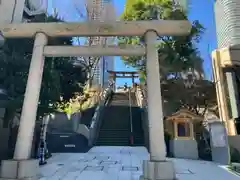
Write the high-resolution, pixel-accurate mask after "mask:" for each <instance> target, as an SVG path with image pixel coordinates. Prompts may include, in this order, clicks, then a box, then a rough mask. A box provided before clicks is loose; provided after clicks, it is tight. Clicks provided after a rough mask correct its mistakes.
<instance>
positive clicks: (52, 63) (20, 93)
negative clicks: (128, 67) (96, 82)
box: [0, 15, 86, 121]
mask: <svg viewBox="0 0 240 180" xmlns="http://www.w3.org/2000/svg"><path fill="white" fill-rule="evenodd" d="M44 21H45V22H62V20H61V19H59V18H57V15H55V16H48V17H46V16H45V15H44V16H43V15H40V16H36V17H35V18H33V19H31V20H30V22H44ZM33 44H34V39H32V38H18V39H7V40H6V43H5V45H4V47H3V49H2V50H1V51H0V68H1V71H0V85H1V88H3V89H5V90H6V91H7V93H8V96H9V99H10V100H9V103H8V105H7V111H8V112H7V114H8V116H7V117H5V118H7V119H8V120H9V119H11V116H13V114H14V112H16V111H17V112H21V107H22V103H23V99H24V93H25V88H26V83H27V77H28V72H29V65H30V61H31V56H32V50H33ZM48 44H49V45H71V44H72V39H71V38H49V42H48ZM74 60H75V59H71V58H46V60H45V66H44V73H43V80H42V87H41V93H40V99H39V108H38V116H40V115H43V114H44V113H48V112H51V111H54V110H55V105H56V102H58V101H59V100H60V96H62V97H63V99H64V100H66V101H67V100H69V99H70V98H71V96H72V95H73V94H74V92H81V91H82V88H81V87H80V86H78V84H79V83H82V82H84V81H85V80H86V75H85V74H84V73H83V72H82V69H81V67H79V66H74V65H73V61H74ZM8 120H6V121H8Z"/></svg>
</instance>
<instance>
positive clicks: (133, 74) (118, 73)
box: [108, 71, 139, 86]
mask: <svg viewBox="0 0 240 180" xmlns="http://www.w3.org/2000/svg"><path fill="white" fill-rule="evenodd" d="M108 73H109V74H111V75H110V77H109V79H112V80H113V82H116V79H117V78H131V79H132V86H134V83H135V78H138V77H139V75H138V74H139V73H138V72H136V71H131V72H130V71H108Z"/></svg>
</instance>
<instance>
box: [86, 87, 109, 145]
mask: <svg viewBox="0 0 240 180" xmlns="http://www.w3.org/2000/svg"><path fill="white" fill-rule="evenodd" d="M112 92H113V87H112V85H110V86H109V87H108V88H106V89H105V90H104V91H103V92H102V94H101V96H100V97H101V99H100V101H99V104H98V106H97V108H96V110H95V113H94V116H93V118H92V122H91V125H90V128H89V140H88V145H89V146H92V145H94V143H95V142H96V139H97V138H98V132H99V129H100V127H101V124H102V118H101V117H100V116H101V112H102V110H103V108H104V106H105V105H106V104H108V101H109V100H110V96H111V93H112Z"/></svg>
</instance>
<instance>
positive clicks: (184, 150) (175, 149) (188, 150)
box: [170, 139, 199, 159]
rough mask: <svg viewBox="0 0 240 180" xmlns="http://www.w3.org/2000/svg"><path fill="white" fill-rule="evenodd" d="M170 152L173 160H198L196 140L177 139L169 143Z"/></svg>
mask: <svg viewBox="0 0 240 180" xmlns="http://www.w3.org/2000/svg"><path fill="white" fill-rule="evenodd" d="M170 152H171V154H172V155H173V156H174V157H175V158H184V159H199V157H198V144H197V141H196V140H190V139H177V140H171V141H170Z"/></svg>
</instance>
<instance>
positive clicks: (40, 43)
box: [0, 20, 191, 180]
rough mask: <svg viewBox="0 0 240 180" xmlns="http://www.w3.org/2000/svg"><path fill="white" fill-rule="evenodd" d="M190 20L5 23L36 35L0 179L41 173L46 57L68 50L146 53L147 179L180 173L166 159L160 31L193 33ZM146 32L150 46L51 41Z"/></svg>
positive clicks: (8, 29) (13, 32) (14, 31)
mask: <svg viewBox="0 0 240 180" xmlns="http://www.w3.org/2000/svg"><path fill="white" fill-rule="evenodd" d="M190 30H191V24H190V23H189V22H188V21H163V20H160V21H129V22H123V21H116V22H88V23H27V24H24V23H20V24H0V31H1V32H2V33H3V35H4V37H6V38H25V37H33V38H35V42H34V48H33V54H32V60H31V64H30V69H29V76H28V81H27V86H26V92H25V98H24V103H23V108H22V113H21V119H20V126H19V131H18V137H17V142H16V148H15V152H14V159H13V160H7V161H3V162H2V166H1V178H0V179H33V178H36V174H37V169H38V160H32V159H30V152H31V146H32V140H33V133H34V127H35V120H36V112H37V107H38V100H39V92H40V88H41V81H42V74H43V67H44V61H45V57H68V56H142V55H146V59H147V82H148V83H147V88H148V120H149V137H150V160H149V161H145V162H144V165H143V171H144V173H143V176H142V177H141V178H143V179H150V180H155V179H157V180H164V179H165V180H173V179H175V172H174V166H173V164H172V162H170V161H166V148H165V142H164V129H163V112H162V97H161V87H160V81H159V79H160V74H159V61H158V51H157V48H156V40H157V37H158V36H172V35H177V36H182V35H186V34H188V33H190ZM76 36H82V37H86V36H87V37H88V36H145V42H146V45H145V46H129V47H127V46H126V47H123V46H121V47H117V46H107V47H99V46H95V47H94V46H93V47H87V46H80V47H79V46H49V45H48V43H47V42H48V37H76Z"/></svg>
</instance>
